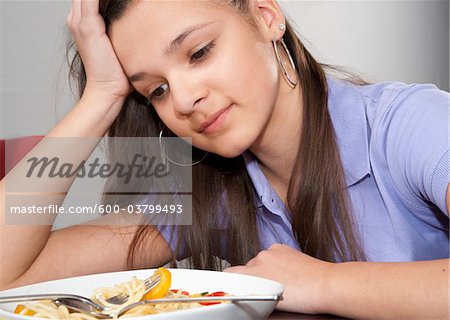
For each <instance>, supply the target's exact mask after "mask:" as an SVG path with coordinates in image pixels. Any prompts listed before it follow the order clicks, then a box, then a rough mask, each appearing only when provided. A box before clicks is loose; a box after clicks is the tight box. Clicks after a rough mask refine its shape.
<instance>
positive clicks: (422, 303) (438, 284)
mask: <svg viewBox="0 0 450 320" xmlns="http://www.w3.org/2000/svg"><path fill="white" fill-rule="evenodd" d="M448 269H449V260H447V259H443V260H433V261H417V262H398V263H373V262H346V263H339V264H336V265H334V266H333V267H332V268H331V272H330V273H329V275H328V279H327V285H326V287H325V288H326V289H325V292H324V295H323V299H322V301H323V302H324V304H323V305H324V307H325V308H324V310H323V312H326V313H331V314H338V315H342V316H346V317H350V318H363V319H448V318H449V273H448Z"/></svg>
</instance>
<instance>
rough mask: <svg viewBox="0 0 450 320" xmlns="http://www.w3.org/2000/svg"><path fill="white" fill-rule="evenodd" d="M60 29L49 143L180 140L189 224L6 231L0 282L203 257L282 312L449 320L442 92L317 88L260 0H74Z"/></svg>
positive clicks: (310, 67)
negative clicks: (65, 91)
mask: <svg viewBox="0 0 450 320" xmlns="http://www.w3.org/2000/svg"><path fill="white" fill-rule="evenodd" d="M67 22H68V25H69V29H70V31H71V33H72V36H73V38H74V40H75V42H76V47H77V49H78V53H79V55H78V56H76V59H75V61H74V62H73V64H72V67H73V70H74V71H76V68H77V66H78V67H79V70H78V71H79V72H78V75H79V78H78V79H79V83H80V89H81V94H82V95H81V98H80V101H79V102H78V104H77V105H76V106H75V107H74V109H73V110H72V111H71V112H70V113H69V114H68V115H67V117H66V118H64V119H63V120H62V121H61V122H60V123H59V124H58V125H57V126H56V127H55V128H54V129H53V130H52V131H51V132H50V133H49V135H48V136H47V137H49V138H51V137H67V136H76V137H101V136H103V135H104V134H105V133H108V135H109V136H132V137H136V136H165V135H168V134H169V135H171V134H173V135H176V136H179V137H192V145H193V147H194V148H195V149H194V154H200V157H199V160H202V161H200V162H199V161H195V162H199V163H196V164H195V165H193V167H192V168H193V169H192V170H193V195H192V196H193V208H194V210H193V213H192V214H193V217H192V219H193V224H192V226H186V227H183V226H178V227H176V228H160V229H156V228H155V227H152V226H149V225H144V226H132V225H130V226H126V227H125V226H110V227H109V228H100V227H95V226H74V227H70V228H67V229H63V230H59V231H55V232H50V227H47V226H27V227H25V226H12V225H4V226H3V228H2V234H1V237H2V240H3V243H4V242H5V241H6V239H8V243H9V246H8V247H5V248H3V250H4V253H3V254H4V255H5V256H8V257H10V258H9V259H8V260H6V261H5V259H3V261H2V275H3V277H2V285H3V287H5V288H6V287H14V286H18V285H23V284H26V283H32V282H36V281H43V280H47V279H53V278H60V277H68V276H74V275H82V274H89V273H97V272H107V271H117V270H125V269H127V268H141V267H154V266H159V265H162V264H165V263H167V262H169V261H173V260H174V259H177V258H179V257H180V256H182V255H189V256H190V257H191V263H192V265H193V266H194V267H196V268H209V269H211V268H217V266H216V265H215V260H214V256H216V255H219V256H221V257H223V258H225V259H226V260H228V261H229V262H230V263H231V265H232V267H231V268H228V269H226V270H225V271H227V272H239V273H246V274H251V275H258V276H262V277H266V278H271V279H274V280H278V281H280V282H282V283H283V284H284V285H285V286H286V291H285V294H284V301H282V302H281V303H280V304H279V306H278V308H279V309H282V310H287V311H293V312H306V313H324V312H326V313H333V314H338V315H343V316H348V317H355V318H375V319H381V318H419V319H422V318H433V319H434V318H442V319H443V318H448V282H447V281H448V250H449V247H448V212H449V207H450V191H449V190H448V183H449V181H448V176H449V166H448V161H449V146H448V135H447V132H448V108H449V94H448V93H446V92H443V91H440V90H438V89H437V88H436V87H434V86H430V85H405V84H401V83H379V84H372V85H370V84H367V83H363V82H362V81H357V79H355V80H353V81H342V80H338V79H334V78H332V77H331V76H330V75H329V74H328V73H326V72H325V70H326V68H325V67H326V66H323V65H320V64H318V63H317V62H316V61H315V60H314V58H313V57H312V56H311V55H310V54H309V52H308V51H307V50H306V49H305V47H304V46H303V45H302V43H301V42H300V40H299V38H298V37H297V36H296V34H295V32H294V31H293V29H292V28H291V27H290V25H289V23H288V22H287V21H286V19H285V17H284V15H283V13H282V11H281V10H280V8H279V6H278V4H277V3H276V1H275V0H264V1H263V0H212V1H138V0H122V1H121V0H108V1H107V0H100V1H98V0H97V1H92V0H74V1H73V3H72V8H71V11H70V13H69V16H68V18H67ZM38 148H39V147H38ZM161 148H162V145H161ZM202 151H205V152H208V154H207V155H205V153H202ZM36 152H37V151H36ZM60 152H61V154H64V153H63V151H60ZM86 154H88V150H87V151H86ZM81 159H82V156H80V158H79V159H78V161H81ZM72 161H73V162H74V160H73V159H72ZM23 170H24V169H23V168H22V166H21V165H20V164H19V165H18V166H17V167H16V168H15V169H14V170H13V171H12V172H11V173H10V174H9V177H10V178H14V177H17V176H20V175H21V174H23ZM69 182H70V181H69ZM69 182H67V181H66V182H65V183H66V185H67V188H68V186H69V185H70V183H69ZM42 185H45V184H44V183H43V184H42ZM2 186H3V182H2ZM217 199H220V201H218V200H217ZM54 201H55V202H56V201H57V200H54ZM2 207H3V206H2ZM219 213H221V217H225V220H224V221H225V222H223V221H221V222H219V221H218V220H219V219H218V216H219ZM102 219H106V220H107V219H108V217H107V216H106V217H104V218H102ZM19 231H20V232H19ZM172 235H173V237H172ZM18 247H20V248H24V249H23V250H21V251H20V252H13V250H14V248H18ZM69 247H70V250H71V253H70V256H67V254H65V252H66V250H67V248H69ZM117 248H120V249H119V250H118V249H117ZM98 252H102V254H100V255H99V254H98ZM419 260H423V261H419Z"/></svg>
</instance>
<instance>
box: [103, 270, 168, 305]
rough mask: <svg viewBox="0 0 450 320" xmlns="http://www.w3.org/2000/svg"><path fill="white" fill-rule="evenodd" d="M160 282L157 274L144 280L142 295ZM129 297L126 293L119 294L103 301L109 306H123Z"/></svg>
mask: <svg viewBox="0 0 450 320" xmlns="http://www.w3.org/2000/svg"><path fill="white" fill-rule="evenodd" d="M159 280H161V276H160V275H159V274H156V275H155V274H153V275H152V276H151V277H148V278H147V279H145V280H144V284H145V293H144V295H145V294H146V293H147V292H149V291H150V290H151V289H153V288H154V287H155V286H156V285H157V284H158V283H159ZM128 298H129V296H128V294H126V293H119V294H118V295H116V296H113V297H110V298H108V299H106V300H105V301H106V302H108V303H111V304H124V303H125V302H126V301H127V300H128Z"/></svg>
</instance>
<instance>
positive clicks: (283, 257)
mask: <svg viewBox="0 0 450 320" xmlns="http://www.w3.org/2000/svg"><path fill="white" fill-rule="evenodd" d="M332 266H333V264H332V263H329V262H325V261H322V260H318V259H315V258H312V257H310V256H308V255H306V254H304V253H302V252H300V251H297V250H295V249H292V248H290V247H289V246H286V245H281V244H274V245H272V246H271V247H270V248H269V249H267V250H264V251H261V252H260V253H258V255H257V256H256V257H255V258H253V259H252V260H250V261H249V262H248V263H247V264H246V265H245V266H236V267H231V268H227V269H225V270H224V271H225V272H235V273H242V274H248V275H253V276H258V277H262V278H267V279H272V280H275V281H278V282H281V283H282V284H284V287H285V291H284V294H283V300H282V301H280V303H279V304H278V306H277V309H279V310H284V311H289V312H302V313H320V312H321V309H322V308H321V307H320V305H321V300H322V299H321V297H322V295H323V294H324V293H325V290H326V283H327V281H326V279H327V275H328V273H329V270H330V269H331V267H332Z"/></svg>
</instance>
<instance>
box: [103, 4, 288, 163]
mask: <svg viewBox="0 0 450 320" xmlns="http://www.w3.org/2000/svg"><path fill="white" fill-rule="evenodd" d="M267 19H269V18H268V17H267ZM264 21H265V18H264V15H261V19H257V20H256V24H257V26H258V28H257V29H255V28H254V27H251V26H250V24H249V22H248V21H247V20H246V19H245V18H244V17H243V16H242V15H240V14H239V13H238V12H237V11H236V9H234V8H232V7H229V6H225V5H219V4H217V3H216V2H213V1H184V0H183V1H167V0H166V1H148V0H146V1H135V2H134V3H133V4H132V5H131V6H130V7H129V8H128V9H127V11H126V12H125V14H124V16H123V17H121V18H120V19H119V20H118V21H116V22H114V23H113V25H112V26H111V29H110V37H111V41H112V44H113V46H114V49H115V51H116V54H117V56H118V58H119V60H120V62H121V64H122V66H123V69H124V71H125V73H126V74H127V76H128V77H129V79H130V82H131V84H132V86H133V87H134V88H135V89H136V91H138V92H139V93H140V94H142V95H144V96H146V97H148V98H149V99H150V101H151V103H152V105H153V107H154V108H155V109H156V111H157V113H158V115H159V116H160V118H161V120H162V121H163V122H164V123H165V125H166V126H167V127H168V128H169V129H170V130H171V131H172V132H174V133H175V134H176V135H177V136H179V137H192V144H193V145H194V146H196V147H198V148H200V149H203V150H207V151H210V152H213V153H216V154H219V155H221V156H224V157H235V156H238V155H239V154H241V153H242V152H244V151H245V150H246V149H248V148H250V147H251V146H252V144H253V143H254V142H255V141H256V140H257V139H258V138H259V137H261V136H262V135H263V134H264V128H265V127H266V125H267V124H268V122H269V120H270V117H271V114H272V110H273V108H274V105H275V104H276V101H277V96H278V92H279V85H280V77H279V73H278V64H277V61H276V59H275V56H274V53H273V48H272V44H271V40H272V38H271V37H272V36H273V34H272V33H271V31H269V30H268V27H267V26H264V24H265V22H264ZM273 23H275V22H273ZM260 27H262V29H261V30H262V31H261V30H260ZM264 28H266V29H267V30H265V29H264Z"/></svg>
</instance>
